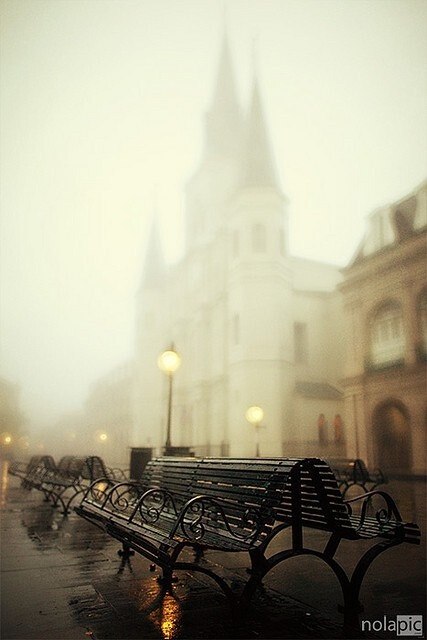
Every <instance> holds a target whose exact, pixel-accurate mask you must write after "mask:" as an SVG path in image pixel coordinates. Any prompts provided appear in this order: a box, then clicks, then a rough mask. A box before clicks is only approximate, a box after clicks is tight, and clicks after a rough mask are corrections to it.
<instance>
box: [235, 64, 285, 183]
mask: <svg viewBox="0 0 427 640" xmlns="http://www.w3.org/2000/svg"><path fill="white" fill-rule="evenodd" d="M241 186H242V187H278V180H277V175H276V168H275V163H274V158H273V153H272V150H271V145H270V141H269V137H268V132H267V126H266V122H265V118H264V112H263V108H262V102H261V95H260V90H259V84H258V80H257V78H256V77H255V78H254V83H253V88H252V96H251V103H250V106H249V112H248V117H247V122H246V126H245V135H244V143H243V156H242V183H241Z"/></svg>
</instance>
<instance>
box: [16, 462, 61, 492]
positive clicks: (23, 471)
mask: <svg viewBox="0 0 427 640" xmlns="http://www.w3.org/2000/svg"><path fill="white" fill-rule="evenodd" d="M55 468H56V465H55V461H54V459H53V458H52V456H48V455H43V456H42V455H37V456H32V457H31V458H30V460H29V461H28V462H13V463H12V464H11V466H10V467H9V469H8V472H9V473H10V474H11V475H12V476H17V477H18V478H21V481H22V486H23V487H25V488H27V489H31V488H32V485H31V483H32V480H33V478H39V477H42V476H43V475H44V474H45V473H46V472H48V471H50V470H52V469H55Z"/></svg>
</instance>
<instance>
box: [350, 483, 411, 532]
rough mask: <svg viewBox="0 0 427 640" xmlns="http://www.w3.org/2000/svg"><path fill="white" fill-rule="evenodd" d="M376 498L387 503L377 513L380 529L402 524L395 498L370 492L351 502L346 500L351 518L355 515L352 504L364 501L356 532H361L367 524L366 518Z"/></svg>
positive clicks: (379, 492)
mask: <svg viewBox="0 0 427 640" xmlns="http://www.w3.org/2000/svg"><path fill="white" fill-rule="evenodd" d="M375 496H379V497H380V498H382V499H383V500H384V502H385V505H384V506H383V507H381V508H379V509H377V510H376V512H375V519H376V521H377V523H378V525H379V527H380V529H382V528H384V527H386V526H387V525H389V524H390V523H391V522H396V524H398V523H399V522H402V517H401V515H400V513H399V510H398V508H397V506H396V503H395V502H394V500H393V498H392V497H391V496H390V495H389V494H388V493H385V491H378V490H375V491H369V492H368V493H365V494H364V495H362V496H357V497H356V498H351V499H350V500H345V501H344V503H345V505H346V507H347V509H348V513H349V515H350V516H351V515H352V514H353V509H352V506H351V504H350V503H351V502H360V501H362V507H361V510H360V516H359V517H360V519H359V524H358V526H357V528H356V531H360V530H361V529H362V528H363V526H364V525H365V523H366V518H367V516H368V508H369V507H370V506H372V499H373V498H374V497H375Z"/></svg>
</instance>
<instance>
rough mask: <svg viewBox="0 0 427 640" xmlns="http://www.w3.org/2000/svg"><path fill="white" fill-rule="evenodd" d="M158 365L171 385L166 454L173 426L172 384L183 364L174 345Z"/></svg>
mask: <svg viewBox="0 0 427 640" xmlns="http://www.w3.org/2000/svg"><path fill="white" fill-rule="evenodd" d="M157 364H158V366H159V369H161V371H164V373H166V375H167V376H168V383H169V394H168V418H167V428H166V442H165V453H167V451H168V449H170V447H171V424H172V382H173V374H174V373H175V371H176V370H177V369H178V368H179V366H180V364H181V357H180V356H179V355H178V353H177V352H176V351H175V349H174V346H173V344H172V345H171V346H170V348H169V349H167V350H166V351H163V353H161V354H160V355H159V357H158V358H157Z"/></svg>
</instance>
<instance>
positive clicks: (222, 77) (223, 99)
mask: <svg viewBox="0 0 427 640" xmlns="http://www.w3.org/2000/svg"><path fill="white" fill-rule="evenodd" d="M241 129H242V117H241V111H240V106H239V101H238V97H237V89H236V83H235V80H234V72H233V64H232V60H231V53H230V46H229V43H228V37H227V33H226V30H225V29H224V36H223V41H222V47H221V53H220V59H219V65H218V71H217V76H216V82H215V85H214V92H213V96H212V101H211V106H210V108H209V110H208V112H207V114H206V146H205V150H206V153H207V155H208V156H211V155H219V156H225V157H230V156H236V154H237V153H238V150H239V147H240V143H241V137H240V135H241Z"/></svg>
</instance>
